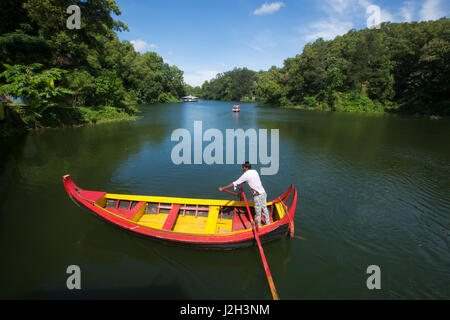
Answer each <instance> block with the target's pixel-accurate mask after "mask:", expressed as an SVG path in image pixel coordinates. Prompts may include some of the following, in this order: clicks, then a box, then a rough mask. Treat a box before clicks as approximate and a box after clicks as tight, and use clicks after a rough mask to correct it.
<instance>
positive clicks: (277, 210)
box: [63, 175, 297, 249]
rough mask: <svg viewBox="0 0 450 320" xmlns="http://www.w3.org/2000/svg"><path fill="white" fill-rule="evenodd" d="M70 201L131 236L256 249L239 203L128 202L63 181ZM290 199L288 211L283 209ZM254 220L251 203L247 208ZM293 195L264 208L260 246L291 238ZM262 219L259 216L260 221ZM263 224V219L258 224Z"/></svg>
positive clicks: (159, 199) (290, 192)
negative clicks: (266, 212) (266, 214)
mask: <svg viewBox="0 0 450 320" xmlns="http://www.w3.org/2000/svg"><path fill="white" fill-rule="evenodd" d="M63 182H64V187H65V189H66V191H67V193H68V194H69V196H70V198H71V199H72V200H73V201H74V202H75V203H76V204H77V205H79V206H80V207H84V208H87V209H88V210H89V211H90V212H91V213H93V214H94V215H96V216H98V217H100V218H102V219H104V220H106V221H108V222H110V223H112V224H114V225H116V226H118V227H120V228H122V229H125V230H128V231H130V232H133V233H134V234H136V235H140V236H144V237H148V238H152V239H157V240H162V241H167V242H171V243H173V244H177V245H184V246H190V247H199V248H206V249H235V248H241V247H248V246H253V245H255V243H256V241H255V236H254V234H253V230H252V225H251V223H250V219H249V217H248V215H247V211H246V205H245V202H244V201H237V200H208V199H187V198H186V199H185V198H169V197H155V196H132V195H119V194H109V193H106V192H98V191H88V190H83V189H81V188H80V187H78V186H77V185H75V183H74V182H73V181H72V179H71V177H70V176H69V175H65V176H64V177H63ZM291 195H292V198H291V201H290V206H289V207H288V206H287V205H286V202H287V200H288V198H289V197H290V196H291ZM248 204H249V206H250V211H251V212H252V215H254V208H253V202H251V201H249V202H248ZM296 204H297V190H296V189H295V188H294V186H293V185H291V186H290V187H289V189H288V190H287V191H286V192H285V193H284V194H283V195H281V196H280V197H278V198H277V199H275V200H273V201H271V202H268V203H267V208H268V210H269V214H270V224H268V225H265V226H262V227H260V228H258V234H259V238H260V240H261V242H263V243H264V242H269V241H272V240H276V239H280V238H282V237H285V236H286V235H287V234H288V233H289V230H290V229H291V232H293V223H292V221H293V219H294V215H295V207H296ZM262 216H263V215H262ZM262 219H263V221H264V218H262Z"/></svg>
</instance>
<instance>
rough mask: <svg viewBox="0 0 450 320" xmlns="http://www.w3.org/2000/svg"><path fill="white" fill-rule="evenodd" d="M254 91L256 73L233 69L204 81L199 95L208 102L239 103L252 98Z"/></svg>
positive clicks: (244, 69) (245, 69)
mask: <svg viewBox="0 0 450 320" xmlns="http://www.w3.org/2000/svg"><path fill="white" fill-rule="evenodd" d="M255 89H256V72H255V71H251V70H248V69H247V68H243V69H238V68H235V69H234V70H232V71H228V72H225V73H219V74H218V75H217V76H216V77H215V78H214V79H212V80H210V81H205V83H203V85H202V88H201V93H200V95H201V96H202V97H203V98H205V99H209V100H224V101H240V100H248V99H249V98H250V97H253V96H254V91H255Z"/></svg>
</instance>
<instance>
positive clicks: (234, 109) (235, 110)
mask: <svg viewBox="0 0 450 320" xmlns="http://www.w3.org/2000/svg"><path fill="white" fill-rule="evenodd" d="M240 111H241V106H238V105H235V106H233V112H240Z"/></svg>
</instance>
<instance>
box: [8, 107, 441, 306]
mask: <svg viewBox="0 0 450 320" xmlns="http://www.w3.org/2000/svg"><path fill="white" fill-rule="evenodd" d="M233 104H235V103H224V102H214V101H200V102H198V103H179V104H167V105H156V106H142V107H141V110H142V114H141V116H142V118H140V119H139V120H137V121H135V122H117V123H110V124H103V125H98V126H86V127H81V128H69V129H55V130H46V131H42V132H36V133H30V134H29V135H27V136H26V137H24V138H19V139H17V140H16V141H11V142H10V143H9V144H8V145H7V146H2V151H1V156H0V252H2V259H1V264H0V298H2V299H35V298H39V299H54V298H63V299H95V298H121V299H128V298H133V299H271V294H270V290H269V288H268V285H267V281H266V278H265V274H264V270H263V268H262V264H261V261H260V258H259V252H258V249H257V247H252V248H246V249H239V250H234V251H225V252H223V251H204V250H199V249H187V248H180V247H175V246H170V245H166V244H163V243H160V242H156V241H152V240H148V239H143V238H139V237H136V236H134V235H132V234H129V233H127V232H124V231H122V230H121V229H119V228H117V227H115V226H113V225H110V224H107V223H104V222H103V221H101V220H100V219H97V218H95V217H94V216H92V215H90V214H88V212H87V211H86V210H84V209H81V208H79V207H78V206H76V205H74V203H73V202H72V201H70V199H69V197H68V195H67V194H66V192H65V189H64V187H63V184H62V176H63V175H65V174H70V175H71V176H72V178H73V180H74V181H75V183H77V184H78V185H79V186H80V187H82V188H84V189H90V190H99V191H107V192H110V193H124V194H140V195H161V196H174V197H193V198H212V199H232V196H230V195H227V194H224V193H220V192H218V191H217V187H218V186H223V185H226V184H228V183H230V182H232V181H234V180H236V179H237V177H239V175H240V173H241V170H240V164H235V165H206V164H203V165H180V166H177V165H174V164H173V163H172V161H171V151H172V148H173V147H174V146H175V145H176V143H175V142H172V141H171V134H172V132H173V131H174V130H175V129H177V128H186V129H188V130H192V128H193V125H194V121H196V120H201V121H202V123H203V128H204V130H206V129H209V128H217V129H219V130H220V131H222V132H224V133H225V130H226V129H237V128H242V129H248V128H255V129H268V130H270V129H279V133H280V140H279V144H280V159H279V162H280V168H279V172H278V174H276V175H272V176H262V181H263V184H264V187H265V189H266V191H267V193H268V198H270V199H274V198H275V197H277V196H279V195H280V194H281V193H283V192H284V191H285V190H286V189H287V188H288V187H289V185H290V184H291V183H293V184H294V185H295V186H296V188H297V190H298V191H299V199H298V204H297V210H296V215H295V220H294V224H295V232H296V236H297V238H294V239H289V238H286V239H282V240H278V241H274V242H271V243H268V244H265V245H264V250H265V253H266V257H267V260H268V263H269V266H270V268H271V273H272V275H273V279H274V282H275V285H276V287H277V291H278V293H279V296H280V298H281V299H432V298H437V299H449V298H450V295H449V291H448V288H449V279H450V268H449V267H450V251H449V213H450V171H449V164H450V148H449V137H450V122H449V121H448V120H437V121H431V120H424V119H416V118H403V117H392V116H380V115H365V114H348V113H326V112H314V111H302V110H281V109H275V108H263V107H258V106H257V105H255V104H245V103H244V104H241V110H242V111H241V113H240V114H232V112H231V107H232V105H233ZM269 132H270V131H269ZM205 145H206V144H205ZM256 167H257V169H259V166H256ZM69 265H78V266H79V267H80V268H81V286H82V289H81V290H74V291H70V290H68V289H67V287H66V280H67V278H68V276H69V275H68V274H67V273H66V269H67V267H68V266H69ZM371 265H377V266H379V267H380V270H381V289H380V290H368V288H367V286H366V281H367V278H368V277H369V276H370V274H367V272H366V271H367V268H368V267H369V266H371Z"/></svg>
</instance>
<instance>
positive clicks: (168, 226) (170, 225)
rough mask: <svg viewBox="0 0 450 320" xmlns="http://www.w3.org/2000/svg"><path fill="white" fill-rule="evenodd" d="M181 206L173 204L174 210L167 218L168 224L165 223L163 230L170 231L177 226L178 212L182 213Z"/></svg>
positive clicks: (171, 210)
mask: <svg viewBox="0 0 450 320" xmlns="http://www.w3.org/2000/svg"><path fill="white" fill-rule="evenodd" d="M180 207H181V205H180V204H173V205H172V209H170V212H169V215H168V216H167V219H166V222H164V226H163V230H167V231H170V230H172V228H173V225H174V224H175V220H177V217H178V211H180Z"/></svg>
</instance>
